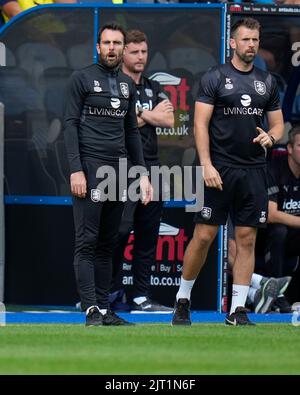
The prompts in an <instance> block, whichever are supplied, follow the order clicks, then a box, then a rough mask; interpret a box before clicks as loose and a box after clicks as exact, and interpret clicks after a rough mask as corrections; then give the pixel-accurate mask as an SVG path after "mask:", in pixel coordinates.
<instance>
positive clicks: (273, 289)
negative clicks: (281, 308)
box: [254, 278, 278, 314]
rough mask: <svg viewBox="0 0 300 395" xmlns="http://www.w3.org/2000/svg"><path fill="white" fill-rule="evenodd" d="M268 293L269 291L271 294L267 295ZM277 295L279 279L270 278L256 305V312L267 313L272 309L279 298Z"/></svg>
mask: <svg viewBox="0 0 300 395" xmlns="http://www.w3.org/2000/svg"><path fill="white" fill-rule="evenodd" d="M266 293H269V295H267V296H266ZM277 295H278V285H277V281H276V280H275V279H273V278H270V279H269V280H268V281H266V283H265V284H264V286H263V289H262V296H261V300H260V301H259V303H258V304H257V306H256V307H255V310H254V312H255V313H257V314H258V313H260V314H265V313H266V312H267V311H268V310H270V309H271V307H272V305H273V303H274V301H275V299H276V298H277Z"/></svg>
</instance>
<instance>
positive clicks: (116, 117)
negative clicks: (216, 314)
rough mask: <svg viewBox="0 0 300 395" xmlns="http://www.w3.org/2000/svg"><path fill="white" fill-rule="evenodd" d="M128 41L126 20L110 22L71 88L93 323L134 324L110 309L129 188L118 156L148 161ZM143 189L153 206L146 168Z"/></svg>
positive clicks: (70, 129)
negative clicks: (126, 70) (125, 63)
mask: <svg viewBox="0 0 300 395" xmlns="http://www.w3.org/2000/svg"><path fill="white" fill-rule="evenodd" d="M124 40H125V32H124V30H123V28H122V27H121V26H120V25H118V24H116V23H110V24H106V25H104V26H103V27H102V28H101V29H100V31H99V33H98V42H97V52H98V54H99V60H98V63H96V64H93V65H90V66H88V67H86V68H84V69H82V70H79V71H75V72H74V73H73V74H72V76H71V78H70V81H69V83H68V86H67V91H66V100H65V102H66V103H65V116H64V135H65V142H66V148H67V153H68V159H69V164H70V173H71V176H70V184H71V192H72V194H73V196H74V198H73V214H74V223H75V256H74V268H75V275H76V281H77V287H78V291H79V295H80V301H81V309H82V311H85V312H86V325H87V326H90V325H126V324H129V323H128V322H127V321H125V320H123V319H122V318H120V317H118V316H117V315H116V314H115V313H113V312H112V311H111V310H110V308H109V288H110V285H111V276H112V252H113V250H114V248H115V244H116V241H117V235H118V229H119V224H120V220H121V216H122V211H123V201H124V196H125V198H126V192H127V191H126V190H119V188H118V185H119V159H120V158H126V156H127V152H128V153H129V155H130V158H131V160H132V162H133V164H134V165H141V166H144V165H145V162H144V158H143V151H142V144H141V138H140V134H139V131H138V128H137V119H136V113H135V87H134V84H133V82H132V80H131V79H130V78H129V77H128V76H126V75H125V74H123V73H122V71H121V70H119V65H120V62H121V60H122V54H123V50H124ZM104 166H106V169H107V166H109V169H110V170H111V171H112V173H114V174H113V175H114V176H115V181H114V185H113V186H114V187H115V188H116V191H115V197H111V196H109V198H107V187H106V188H105V187H102V185H105V182H102V181H104V180H105V179H106V178H107V177H104V176H106V174H107V173H105V171H106V170H104V169H105V168H104ZM100 173H102V175H101V174H100ZM103 173H104V174H103ZM110 187H111V185H108V189H109V188H110ZM140 187H141V195H142V199H143V203H144V204H147V203H148V202H149V201H150V200H151V185H150V183H149V181H148V177H147V175H146V169H145V174H142V175H141V179H140ZM122 200H123V201H122Z"/></svg>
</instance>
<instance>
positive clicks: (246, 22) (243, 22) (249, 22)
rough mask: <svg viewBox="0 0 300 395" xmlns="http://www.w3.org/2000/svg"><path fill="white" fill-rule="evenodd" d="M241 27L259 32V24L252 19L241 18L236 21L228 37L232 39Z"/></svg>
mask: <svg viewBox="0 0 300 395" xmlns="http://www.w3.org/2000/svg"><path fill="white" fill-rule="evenodd" d="M241 26H244V27H246V28H248V29H251V30H258V31H259V32H260V23H259V22H258V21H257V20H256V19H254V18H242V19H239V20H238V21H236V22H235V23H234V24H233V25H232V26H231V30H230V37H231V38H233V36H234V35H235V33H236V31H237V29H238V28H239V27H241Z"/></svg>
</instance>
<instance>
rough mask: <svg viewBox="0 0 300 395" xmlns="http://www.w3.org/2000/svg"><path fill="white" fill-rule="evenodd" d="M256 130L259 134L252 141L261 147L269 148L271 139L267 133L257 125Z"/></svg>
mask: <svg viewBox="0 0 300 395" xmlns="http://www.w3.org/2000/svg"><path fill="white" fill-rule="evenodd" d="M256 130H257V131H258V133H259V134H258V136H257V137H255V139H253V143H256V144H260V145H261V146H262V147H266V148H271V147H272V145H273V141H272V139H271V137H270V136H269V135H268V133H267V132H265V131H264V130H263V129H261V128H259V127H257V128H256Z"/></svg>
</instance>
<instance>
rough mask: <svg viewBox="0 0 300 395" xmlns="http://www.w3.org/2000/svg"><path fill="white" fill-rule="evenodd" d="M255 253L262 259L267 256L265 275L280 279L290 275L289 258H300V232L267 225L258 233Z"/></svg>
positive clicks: (285, 227) (278, 225)
mask: <svg viewBox="0 0 300 395" xmlns="http://www.w3.org/2000/svg"><path fill="white" fill-rule="evenodd" d="M255 252H256V255H257V256H263V257H265V256H266V255H267V254H269V259H268V261H269V262H268V264H267V271H266V275H268V276H270V277H282V276H284V275H286V274H290V272H291V271H292V269H293V268H291V267H289V265H288V263H289V262H293V260H291V258H293V257H298V256H300V230H299V229H295V228H290V227H288V226H286V225H282V224H269V225H268V227H267V229H265V230H259V231H258V234H257V242H256V251H255ZM294 261H295V260H294Z"/></svg>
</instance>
